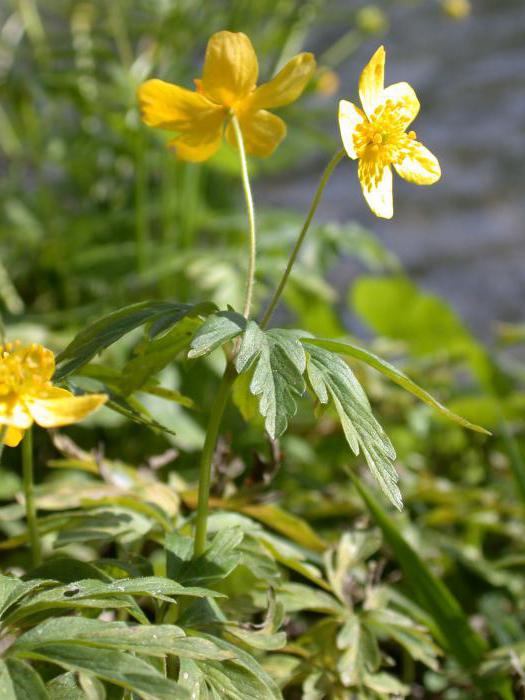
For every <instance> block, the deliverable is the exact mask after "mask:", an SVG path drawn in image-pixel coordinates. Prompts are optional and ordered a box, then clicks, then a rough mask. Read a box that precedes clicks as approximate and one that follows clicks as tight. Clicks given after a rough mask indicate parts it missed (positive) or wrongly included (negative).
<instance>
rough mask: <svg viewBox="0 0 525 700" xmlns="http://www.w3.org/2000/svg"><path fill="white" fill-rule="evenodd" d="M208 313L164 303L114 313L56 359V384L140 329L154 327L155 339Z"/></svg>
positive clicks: (142, 304)
mask: <svg viewBox="0 0 525 700" xmlns="http://www.w3.org/2000/svg"><path fill="white" fill-rule="evenodd" d="M209 309H210V305H209V304H199V305H197V306H194V305H192V304H176V303H173V302H165V301H144V302H140V303H138V304H131V305H130V306H125V307H124V308H122V309H119V310H118V311H114V312H113V313H110V314H108V315H107V316H104V317H103V318H100V319H98V320H97V321H95V322H94V323H92V324H90V325H89V326H88V327H87V328H85V329H84V330H82V331H80V333H78V334H77V336H76V337H75V338H74V339H73V340H72V342H71V343H70V344H69V345H68V346H67V348H66V349H65V350H64V351H63V352H61V353H60V355H59V356H58V357H57V370H56V372H55V380H60V379H63V378H64V377H67V376H68V375H69V374H71V373H72V372H74V371H75V370H76V369H78V368H79V367H82V365H85V364H87V363H88V362H89V361H90V360H91V359H92V358H93V357H94V356H95V355H97V354H98V353H99V352H102V350H105V349H106V348H108V347H109V346H110V345H112V344H113V343H114V342H116V341H117V340H119V339H120V338H122V336H124V335H126V334H127V333H129V332H130V331H132V330H133V329H135V328H138V327H139V326H142V325H144V324H146V323H152V327H151V328H150V334H151V335H156V334H158V333H160V332H161V331H164V330H168V328H171V327H172V326H174V325H175V324H176V323H178V322H179V321H181V320H182V319H183V318H185V317H186V316H189V315H192V314H193V315H198V314H200V313H206V312H208V313H209ZM153 329H154V331H155V332H153Z"/></svg>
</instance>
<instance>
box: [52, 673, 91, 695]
mask: <svg viewBox="0 0 525 700" xmlns="http://www.w3.org/2000/svg"><path fill="white" fill-rule="evenodd" d="M88 678H89V679H90V681H91V683H93V682H97V683H98V682H99V681H97V680H96V679H94V678H93V677H92V676H88ZM79 680H80V679H79ZM47 690H48V692H49V697H50V699H51V700H95V698H94V697H89V696H88V695H87V694H86V693H85V692H84V690H82V688H80V687H79V685H78V683H77V674H74V673H71V672H70V671H68V672H67V673H61V674H60V675H59V676H55V678H53V680H51V681H49V682H48V684H47ZM95 697H96V696H95ZM102 697H104V696H102ZM97 700H98V698H97Z"/></svg>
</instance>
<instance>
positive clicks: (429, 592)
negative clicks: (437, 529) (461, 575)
mask: <svg viewBox="0 0 525 700" xmlns="http://www.w3.org/2000/svg"><path fill="white" fill-rule="evenodd" d="M351 476H352V481H353V482H354V485H355V487H356V489H357V490H358V492H359V494H360V495H361V497H362V499H363V501H364V502H365V504H366V506H367V507H368V509H369V511H370V513H371V514H372V516H373V518H374V520H375V521H376V524H377V525H378V526H379V527H380V528H381V530H382V532H383V535H384V538H385V540H386V542H387V543H388V544H389V545H390V547H391V548H392V549H393V551H394V555H395V557H396V559H397V562H398V564H399V566H400V567H401V569H402V570H403V573H404V575H405V579H406V583H407V585H408V586H409V587H410V589H411V592H412V595H413V596H414V599H415V600H416V601H417V602H418V603H419V605H420V606H421V607H422V608H423V609H424V610H426V612H427V613H428V614H429V616H430V618H431V619H432V621H433V623H434V634H435V636H436V637H437V639H438V640H439V642H440V644H441V645H442V646H443V647H444V648H446V649H448V651H449V652H450V653H451V654H452V655H453V656H454V657H455V658H456V659H457V661H458V662H459V663H460V664H461V665H462V666H464V667H466V668H469V667H474V666H476V665H477V664H478V663H479V662H480V661H481V658H482V656H483V653H484V651H485V649H486V643H485V641H484V640H483V639H482V637H480V636H479V635H478V634H477V633H476V632H475V631H474V630H473V629H472V628H471V626H470V624H469V621H468V619H467V617H466V615H465V614H464V612H463V610H462V609H461V607H460V605H459V603H458V601H457V600H456V599H455V598H454V596H453V595H452V593H451V592H450V590H449V589H448V588H447V587H446V585H445V584H444V583H443V581H441V580H440V579H438V578H436V577H435V576H434V574H433V573H432V572H431V571H430V569H429V568H428V566H427V565H426V564H425V562H424V561H423V560H422V559H421V557H420V556H419V555H418V554H417V552H415V551H414V550H413V549H412V547H411V546H410V545H409V544H408V543H407V542H406V540H405V539H404V538H403V536H402V534H401V532H400V531H399V529H398V527H397V525H396V524H395V522H394V520H392V518H391V517H390V516H389V515H387V513H386V512H385V511H384V510H383V509H382V507H381V505H380V504H379V502H378V501H376V500H375V499H374V498H373V496H372V495H371V494H370V493H369V492H368V490H367V489H365V487H364V486H363V485H362V484H361V483H360V481H359V480H358V479H357V478H356V477H355V476H353V475H351Z"/></svg>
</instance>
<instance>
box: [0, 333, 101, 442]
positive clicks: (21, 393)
mask: <svg viewBox="0 0 525 700" xmlns="http://www.w3.org/2000/svg"><path fill="white" fill-rule="evenodd" d="M54 371H55V358H54V355H53V353H52V352H51V350H48V349H47V348H44V347H43V346H42V345H38V344H37V343H32V344H31V345H22V344H21V343H20V342H19V341H16V342H14V343H6V344H5V345H0V427H2V428H3V429H4V433H3V442H4V444H5V445H8V446H9V447H16V446H17V445H18V443H19V442H20V440H21V439H22V438H23V436H24V432H25V431H26V430H27V429H28V428H30V427H31V425H32V424H33V423H37V424H38V425H40V426H42V427H43V428H58V427H60V426H63V425H70V424H71V423H77V422H78V421H80V420H82V419H83V418H85V417H86V416H87V415H88V414H90V413H92V412H93V411H94V410H96V409H97V408H98V407H99V406H101V405H102V404H103V403H105V402H106V401H107V396H106V395H105V394H89V395H86V396H74V395H73V394H72V393H71V392H70V391H67V390H66V389H59V388H58V387H55V386H53V384H52V382H51V377H52V376H53V373H54Z"/></svg>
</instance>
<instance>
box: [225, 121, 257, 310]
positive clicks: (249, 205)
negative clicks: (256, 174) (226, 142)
mask: <svg viewBox="0 0 525 700" xmlns="http://www.w3.org/2000/svg"><path fill="white" fill-rule="evenodd" d="M231 123H232V126H233V130H234V131H235V138H236V140H237V147H238V149H239V159H240V161H241V177H242V187H243V190H244V199H245V201H246V211H247V214H248V229H249V235H250V252H249V255H248V274H247V277H246V294H245V299H244V309H243V316H245V318H248V316H249V315H250V309H251V307H252V299H253V287H254V284H255V257H256V252H257V236H256V232H255V210H254V207H253V197H252V190H251V187H250V178H249V176H248V163H247V161H246V150H245V148H244V140H243V137H242V131H241V127H240V126H239V122H238V121H237V117H236V116H235V115H234V114H233V115H232V117H231Z"/></svg>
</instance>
